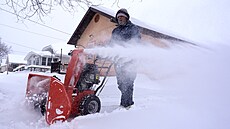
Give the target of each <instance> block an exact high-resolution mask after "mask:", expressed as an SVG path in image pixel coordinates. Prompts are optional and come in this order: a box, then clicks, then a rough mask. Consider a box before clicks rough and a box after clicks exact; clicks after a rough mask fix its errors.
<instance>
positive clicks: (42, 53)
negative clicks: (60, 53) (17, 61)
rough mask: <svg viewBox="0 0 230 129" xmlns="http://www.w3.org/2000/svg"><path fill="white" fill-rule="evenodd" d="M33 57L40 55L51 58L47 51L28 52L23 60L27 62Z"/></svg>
mask: <svg viewBox="0 0 230 129" xmlns="http://www.w3.org/2000/svg"><path fill="white" fill-rule="evenodd" d="M33 55H40V56H51V53H50V52H48V51H31V52H29V53H28V54H27V55H26V57H25V58H24V60H28V59H29V58H30V57H31V56H33Z"/></svg>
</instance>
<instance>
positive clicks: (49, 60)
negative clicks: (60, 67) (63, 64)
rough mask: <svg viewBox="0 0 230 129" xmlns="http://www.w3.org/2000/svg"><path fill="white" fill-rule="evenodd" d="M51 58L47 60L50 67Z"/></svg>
mask: <svg viewBox="0 0 230 129" xmlns="http://www.w3.org/2000/svg"><path fill="white" fill-rule="evenodd" d="M51 60H52V59H51V58H48V66H51Z"/></svg>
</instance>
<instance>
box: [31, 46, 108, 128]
mask: <svg viewBox="0 0 230 129" xmlns="http://www.w3.org/2000/svg"><path fill="white" fill-rule="evenodd" d="M86 57H87V56H86V54H85V53H84V52H83V50H82V49H81V50H79V49H75V50H73V51H72V54H71V59H70V62H69V64H68V68H67V71H66V75H65V80H64V83H62V82H61V80H60V79H58V78H57V77H56V76H47V75H39V74H29V76H28V82H27V89H26V100H27V102H28V104H29V105H32V106H33V107H34V108H35V109H38V110H39V111H40V112H41V113H42V115H44V116H45V119H46V122H47V123H48V124H52V123H54V122H56V121H66V120H69V119H70V118H74V117H76V116H80V115H87V114H93V113H97V112H99V111H100V109H101V102H100V100H99V97H98V95H99V94H100V92H101V91H102V89H103V88H104V86H105V82H106V78H107V76H108V73H109V71H110V68H111V66H112V63H110V64H109V65H107V66H103V65H104V64H105V63H102V64H103V65H101V66H100V67H98V65H97V64H96V61H97V58H95V60H94V62H93V63H85V62H86V61H85V59H86ZM102 69H106V70H105V72H104V75H103V76H102V77H101V79H102V80H101V81H100V80H99V79H100V77H99V75H100V72H101V70H102Z"/></svg>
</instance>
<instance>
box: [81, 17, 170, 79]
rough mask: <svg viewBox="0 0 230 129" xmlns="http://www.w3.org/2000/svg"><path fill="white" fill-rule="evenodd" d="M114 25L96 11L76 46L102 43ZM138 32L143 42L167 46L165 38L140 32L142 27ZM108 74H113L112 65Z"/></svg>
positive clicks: (104, 42)
mask: <svg viewBox="0 0 230 129" xmlns="http://www.w3.org/2000/svg"><path fill="white" fill-rule="evenodd" d="M115 27H116V24H115V23H113V22H111V21H110V19H109V18H107V17H105V16H103V15H100V14H99V13H96V14H95V15H94V17H93V19H92V20H91V21H90V23H89V24H88V26H87V28H86V29H85V31H84V32H83V34H82V35H81V37H80V39H79V40H78V42H77V43H76V44H77V46H82V47H83V48H91V47H94V46H100V45H104V44H106V43H107V42H108V41H109V40H110V38H111V33H112V30H113V29H114V28H115ZM140 32H141V40H142V41H143V42H149V43H152V44H154V45H156V46H158V47H163V48H164V47H168V41H167V40H164V39H160V38H156V37H153V36H151V35H148V34H146V33H142V32H143V28H142V29H140ZM88 62H91V63H92V60H88ZM99 65H100V64H99ZM106 65H107V66H108V65H109V63H106ZM105 72H106V69H103V70H102V71H101V75H103V74H104V73H105ZM109 75H115V70H114V68H113V67H112V68H111V72H110V73H109Z"/></svg>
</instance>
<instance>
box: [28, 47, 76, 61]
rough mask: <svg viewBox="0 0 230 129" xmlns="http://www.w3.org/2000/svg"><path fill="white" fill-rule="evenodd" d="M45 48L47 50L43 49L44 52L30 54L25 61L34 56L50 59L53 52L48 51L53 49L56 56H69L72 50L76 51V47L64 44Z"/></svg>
mask: <svg viewBox="0 0 230 129" xmlns="http://www.w3.org/2000/svg"><path fill="white" fill-rule="evenodd" d="M44 48H45V49H43V50H44V51H31V52H29V53H28V54H27V55H26V57H25V58H24V59H25V60H27V59H29V58H30V57H31V56H33V55H40V56H48V57H50V56H51V52H50V51H48V50H49V49H53V51H54V55H55V56H59V55H60V54H62V56H67V55H68V53H69V52H70V50H73V49H74V47H73V46H72V45H67V44H62V43H55V44H51V45H49V46H45V47H44ZM61 51H62V52H61Z"/></svg>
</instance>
